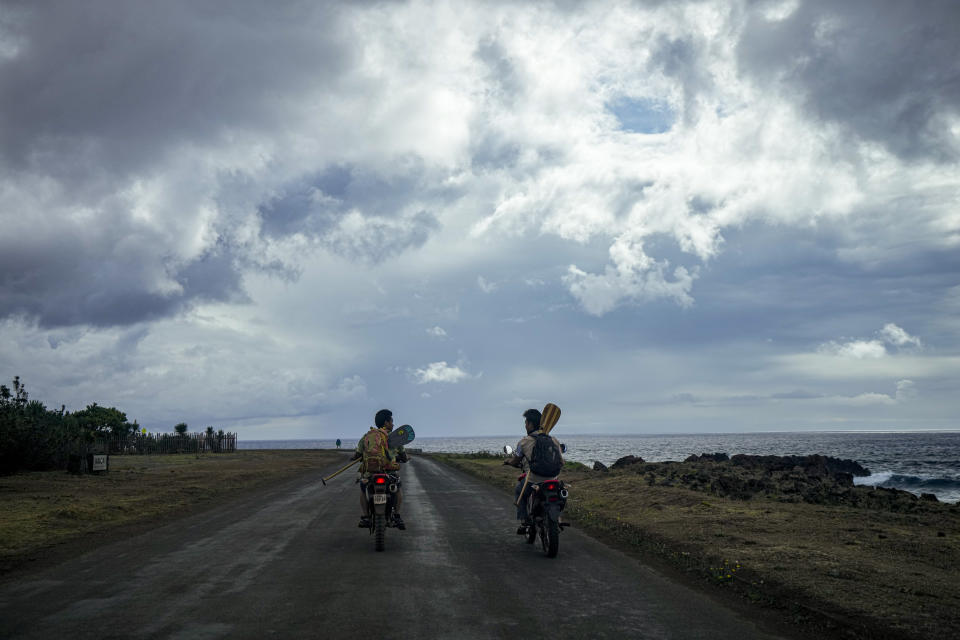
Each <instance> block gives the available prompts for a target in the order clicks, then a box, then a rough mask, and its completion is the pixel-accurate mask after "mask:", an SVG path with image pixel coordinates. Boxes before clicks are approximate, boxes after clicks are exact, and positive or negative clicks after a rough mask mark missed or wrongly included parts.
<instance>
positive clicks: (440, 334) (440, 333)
mask: <svg viewBox="0 0 960 640" xmlns="http://www.w3.org/2000/svg"><path fill="white" fill-rule="evenodd" d="M427 334H428V335H431V336H433V337H434V338H446V337H447V332H446V331H445V330H444V328H443V327H440V326H436V327H430V328H429V329H427Z"/></svg>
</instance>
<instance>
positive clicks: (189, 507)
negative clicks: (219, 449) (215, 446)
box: [0, 450, 345, 573]
mask: <svg viewBox="0 0 960 640" xmlns="http://www.w3.org/2000/svg"><path fill="white" fill-rule="evenodd" d="M342 460H345V458H344V456H343V454H342V453H337V452H335V451H312V450H290V451H279V450H278V451H252V450H251V451H237V452H235V453H224V454H209V455H205V456H201V457H199V458H197V457H196V456H195V455H194V454H183V455H165V456H161V455H157V456H111V457H110V471H109V472H107V473H104V474H99V475H81V476H75V475H71V474H68V473H66V472H65V471H48V472H32V473H21V474H17V475H12V476H0V573H6V572H9V571H11V570H13V569H16V568H18V567H20V566H23V565H24V564H26V563H29V562H35V561H37V560H42V559H45V558H50V557H52V556H57V555H63V554H64V553H66V554H69V553H70V552H71V549H75V550H80V548H81V547H91V546H95V545H96V544H97V543H98V542H102V541H105V540H106V539H108V538H110V537H111V536H116V535H118V534H123V533H124V532H125V531H130V530H131V527H136V525H141V524H147V523H154V522H157V521H158V520H169V519H173V518H176V517H180V516H183V515H187V514H189V513H192V512H194V511H195V510H197V509H198V508H202V507H204V506H210V505H212V504H216V503H217V502H218V501H223V500H229V499H231V498H233V497H237V496H239V495H242V494H243V493H245V492H249V491H250V490H254V489H258V488H265V487H267V486H269V485H271V484H275V483H277V482H281V481H283V480H287V479H290V478H293V477H295V476H298V475H300V474H304V473H309V472H313V471H319V470H320V469H322V468H324V467H326V466H329V465H331V464H333V463H335V462H339V461H342ZM63 547H66V548H63ZM58 550H59V551H60V553H59V554H58V553H57V551H58Z"/></svg>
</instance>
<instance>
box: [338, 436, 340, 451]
mask: <svg viewBox="0 0 960 640" xmlns="http://www.w3.org/2000/svg"><path fill="white" fill-rule="evenodd" d="M339 448H340V438H337V449H339Z"/></svg>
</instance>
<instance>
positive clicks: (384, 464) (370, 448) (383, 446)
mask: <svg viewBox="0 0 960 640" xmlns="http://www.w3.org/2000/svg"><path fill="white" fill-rule="evenodd" d="M360 444H361V448H360V450H361V451H362V452H363V465H362V467H361V471H366V472H369V473H382V472H384V471H395V470H396V469H397V463H395V462H392V461H391V460H390V458H389V457H388V455H387V434H385V433H384V432H383V431H381V430H380V429H370V430H369V431H367V433H366V435H364V436H363V440H361V441H360Z"/></svg>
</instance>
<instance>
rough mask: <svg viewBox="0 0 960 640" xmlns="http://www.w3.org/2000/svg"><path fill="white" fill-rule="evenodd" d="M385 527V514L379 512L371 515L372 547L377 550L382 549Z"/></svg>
mask: <svg viewBox="0 0 960 640" xmlns="http://www.w3.org/2000/svg"><path fill="white" fill-rule="evenodd" d="M386 529H387V518H386V516H383V515H379V514H378V515H375V516H373V548H374V549H375V550H377V551H383V547H384V544H383V543H384V538H385V535H386Z"/></svg>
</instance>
